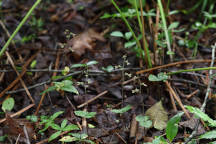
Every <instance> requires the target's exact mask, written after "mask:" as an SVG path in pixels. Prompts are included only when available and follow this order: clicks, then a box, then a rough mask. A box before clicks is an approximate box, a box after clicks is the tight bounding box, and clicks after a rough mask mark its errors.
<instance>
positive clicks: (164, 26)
mask: <svg viewBox="0 0 216 144" xmlns="http://www.w3.org/2000/svg"><path fill="white" fill-rule="evenodd" d="M157 1H158V6H159V9H160V14H161V19H162V23H163V28H164V33H165V37H166V41H167V48H168V51H170V52H172V49H171V44H170V37H169V34H168V29H167V24H166V17H165V14H164V10H163V5H162V3H161V0H157ZM169 56H170V59H171V61H173V55H169Z"/></svg>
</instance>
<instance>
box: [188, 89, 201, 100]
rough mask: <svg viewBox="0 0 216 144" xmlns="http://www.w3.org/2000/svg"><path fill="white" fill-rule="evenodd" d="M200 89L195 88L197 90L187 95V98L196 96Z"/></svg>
mask: <svg viewBox="0 0 216 144" xmlns="http://www.w3.org/2000/svg"><path fill="white" fill-rule="evenodd" d="M199 91H200V90H199V89H197V90H195V91H194V92H192V93H191V94H189V95H187V97H186V99H189V98H191V97H192V96H194V95H195V94H197V93H198V92H199Z"/></svg>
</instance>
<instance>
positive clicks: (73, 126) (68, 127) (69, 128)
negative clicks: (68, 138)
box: [63, 124, 79, 131]
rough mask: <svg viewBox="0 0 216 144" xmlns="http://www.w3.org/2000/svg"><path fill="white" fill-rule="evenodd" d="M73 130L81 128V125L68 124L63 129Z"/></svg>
mask: <svg viewBox="0 0 216 144" xmlns="http://www.w3.org/2000/svg"><path fill="white" fill-rule="evenodd" d="M72 130H79V127H78V126H77V125H74V124H70V125H67V126H66V127H65V128H64V129H63V131H72Z"/></svg>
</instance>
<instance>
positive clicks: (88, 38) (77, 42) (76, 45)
mask: <svg viewBox="0 0 216 144" xmlns="http://www.w3.org/2000/svg"><path fill="white" fill-rule="evenodd" d="M96 40H98V41H102V42H104V41H105V39H104V37H103V36H102V35H100V33H98V32H96V31H95V30H94V29H88V30H87V31H85V32H83V33H81V34H78V35H77V36H75V37H73V38H72V39H71V40H69V41H68V42H67V46H66V48H67V49H69V50H71V51H72V52H73V54H74V55H75V57H78V58H79V57H80V56H82V55H83V54H84V53H85V51H86V50H90V51H92V50H93V48H94V46H95V41H96Z"/></svg>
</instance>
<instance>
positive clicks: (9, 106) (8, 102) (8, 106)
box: [2, 97, 15, 112]
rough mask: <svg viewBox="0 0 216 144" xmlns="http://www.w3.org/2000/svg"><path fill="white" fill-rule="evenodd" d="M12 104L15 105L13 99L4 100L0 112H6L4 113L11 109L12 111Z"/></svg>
mask: <svg viewBox="0 0 216 144" xmlns="http://www.w3.org/2000/svg"><path fill="white" fill-rule="evenodd" d="M14 103H15V101H14V99H13V98H11V97H10V98H7V99H6V100H4V101H3V103H2V110H3V111H4V112H6V111H11V110H12V109H13V107H14Z"/></svg>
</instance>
